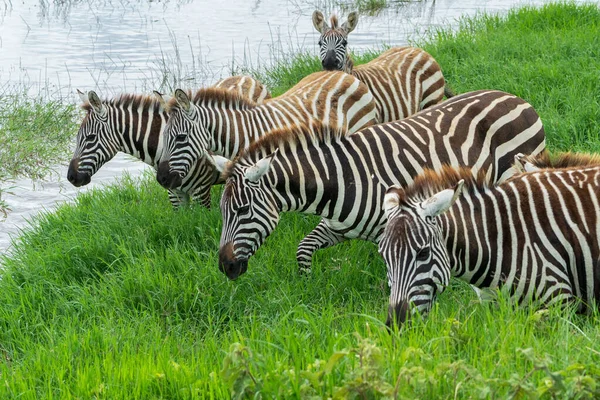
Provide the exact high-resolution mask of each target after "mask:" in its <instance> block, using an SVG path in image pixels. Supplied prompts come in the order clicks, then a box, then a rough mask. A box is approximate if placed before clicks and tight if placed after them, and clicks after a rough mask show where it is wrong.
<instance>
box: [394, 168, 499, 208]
mask: <svg viewBox="0 0 600 400" xmlns="http://www.w3.org/2000/svg"><path fill="white" fill-rule="evenodd" d="M461 179H462V180H464V186H463V191H464V190H468V191H470V192H474V191H479V190H482V189H486V188H488V187H490V186H491V185H492V182H490V178H488V177H487V176H486V171H484V170H479V171H478V172H477V174H476V176H473V172H472V169H471V168H469V167H458V168H456V167H452V166H450V165H444V166H442V168H441V169H440V170H438V171H436V170H432V169H429V168H426V169H425V170H423V172H422V173H421V174H419V175H418V176H417V177H416V178H415V180H414V181H413V183H412V184H410V185H408V186H405V187H404V188H403V189H391V190H393V191H395V192H396V193H397V194H398V196H399V198H400V202H399V204H400V205H409V202H411V201H412V202H414V201H415V200H417V201H423V200H425V199H428V198H429V197H431V196H433V195H434V194H436V193H439V192H441V191H442V190H446V189H452V188H453V187H455V186H456V184H458V182H459V181H460V180H461Z"/></svg>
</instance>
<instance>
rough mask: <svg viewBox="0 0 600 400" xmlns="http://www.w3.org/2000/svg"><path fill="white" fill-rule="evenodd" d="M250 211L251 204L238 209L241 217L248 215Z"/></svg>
mask: <svg viewBox="0 0 600 400" xmlns="http://www.w3.org/2000/svg"><path fill="white" fill-rule="evenodd" d="M249 211H250V204H246V205H244V206H241V207H238V209H237V213H238V214H240V215H243V214H248V212H249Z"/></svg>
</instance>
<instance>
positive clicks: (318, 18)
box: [312, 10, 329, 35]
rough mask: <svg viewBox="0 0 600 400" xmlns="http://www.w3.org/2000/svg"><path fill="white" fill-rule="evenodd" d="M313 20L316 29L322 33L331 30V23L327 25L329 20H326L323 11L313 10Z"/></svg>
mask: <svg viewBox="0 0 600 400" xmlns="http://www.w3.org/2000/svg"><path fill="white" fill-rule="evenodd" d="M312 21H313V25H314V26H315V29H316V30H317V32H319V33H320V34H321V35H322V34H323V33H325V31H327V30H329V25H327V22H325V17H324V16H323V13H322V12H321V11H319V10H315V12H313V15H312Z"/></svg>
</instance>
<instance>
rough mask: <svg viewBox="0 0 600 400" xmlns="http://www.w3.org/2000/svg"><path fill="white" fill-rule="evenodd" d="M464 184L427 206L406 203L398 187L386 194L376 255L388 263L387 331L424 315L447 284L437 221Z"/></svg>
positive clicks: (447, 262)
mask: <svg viewBox="0 0 600 400" xmlns="http://www.w3.org/2000/svg"><path fill="white" fill-rule="evenodd" d="M463 183H464V182H463V181H460V182H459V183H458V184H457V185H456V187H455V188H453V189H446V190H443V191H441V192H439V193H437V194H435V195H434V196H431V197H430V198H428V199H426V200H425V201H415V200H411V199H407V198H406V193H405V191H404V190H403V189H401V188H390V189H388V191H387V192H386V195H385V199H384V209H385V213H386V216H387V225H386V228H385V231H384V233H383V236H382V238H381V241H380V242H379V253H380V254H381V255H382V256H383V258H384V260H385V262H386V264H387V277H388V283H389V285H390V302H389V308H388V317H387V322H386V324H387V326H389V327H391V326H392V324H394V322H395V323H397V324H402V323H404V322H405V321H406V320H407V319H408V318H409V317H410V314H414V313H416V312H420V313H421V314H426V313H427V312H428V311H429V310H430V309H431V306H432V304H433V302H434V300H435V298H436V296H437V295H438V294H439V293H441V292H443V291H444V289H445V287H446V286H447V285H448V282H449V281H450V258H449V256H448V252H447V251H446V246H445V241H444V240H443V236H442V232H441V229H440V227H439V225H438V221H437V219H438V218H437V217H438V215H440V214H442V213H444V212H445V211H447V210H448V209H449V208H450V207H451V206H452V204H454V202H455V201H456V199H457V197H458V195H459V194H460V192H461V190H462V186H463Z"/></svg>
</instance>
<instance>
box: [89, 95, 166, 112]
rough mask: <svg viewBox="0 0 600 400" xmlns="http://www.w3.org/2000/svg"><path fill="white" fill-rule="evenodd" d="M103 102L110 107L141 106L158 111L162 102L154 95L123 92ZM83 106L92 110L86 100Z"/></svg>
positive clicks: (133, 107) (134, 107)
mask: <svg viewBox="0 0 600 400" xmlns="http://www.w3.org/2000/svg"><path fill="white" fill-rule="evenodd" d="M102 103H103V104H105V105H107V106H108V107H110V108H129V107H131V108H132V109H134V110H135V109H138V108H139V107H140V106H141V107H143V109H145V110H149V109H153V110H154V111H158V110H159V108H160V105H161V104H160V102H159V101H158V100H157V99H156V98H155V97H154V96H148V95H145V94H122V95H120V96H118V97H115V98H112V99H105V100H102ZM81 108H82V109H83V110H85V111H86V112H90V111H91V110H92V106H91V105H90V103H89V102H85V103H83V104H82V105H81Z"/></svg>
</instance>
